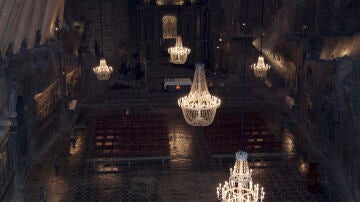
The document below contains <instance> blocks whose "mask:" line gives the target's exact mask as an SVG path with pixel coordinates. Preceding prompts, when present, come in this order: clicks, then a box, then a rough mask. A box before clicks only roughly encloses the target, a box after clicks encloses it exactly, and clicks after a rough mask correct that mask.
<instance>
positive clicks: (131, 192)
mask: <svg viewBox="0 0 360 202" xmlns="http://www.w3.org/2000/svg"><path fill="white" fill-rule="evenodd" d="M177 110H178V109H170V110H167V116H168V118H169V119H168V120H169V121H168V126H169V144H170V155H171V160H170V161H168V162H166V164H165V167H164V168H163V167H162V164H161V162H158V161H146V162H141V163H132V164H131V166H130V167H129V166H128V165H127V164H126V163H124V164H114V165H111V166H106V165H105V166H104V167H103V168H102V169H99V168H97V167H94V166H93V164H92V163H90V162H88V161H87V160H88V159H89V158H90V154H91V151H90V147H91V143H92V141H93V139H92V137H93V131H92V129H91V128H93V127H92V126H91V125H90V127H89V130H88V131H78V132H77V136H76V140H75V141H74V140H71V139H70V138H69V137H65V136H61V137H59V138H58V139H57V140H56V142H55V143H54V144H53V146H52V147H51V148H50V150H49V151H48V152H47V154H46V155H45V156H44V159H42V160H40V161H39V162H38V163H37V164H36V165H34V167H33V168H32V169H31V171H30V174H29V177H28V178H27V179H26V183H25V188H24V191H25V194H26V198H27V199H28V201H38V200H39V199H40V193H41V192H44V193H45V198H46V201H51V202H57V201H64V202H68V201H74V202H75V201H83V202H85V201H86V202H87V201H124V202H125V201H126V202H128V201H134V202H136V201H139V202H142V201H164V202H177V201H179V202H185V201H199V202H202V201H203V202H209V201H214V202H215V201H217V199H216V187H217V185H218V183H220V182H223V181H225V180H227V179H228V177H229V171H228V169H229V167H232V166H233V163H234V159H233V158H229V159H223V161H222V164H221V165H219V163H218V161H217V160H216V159H213V158H212V157H211V153H210V150H209V148H208V147H209V145H208V143H207V140H206V137H205V135H204V134H203V133H202V130H201V129H199V128H195V127H190V126H188V125H187V124H186V123H185V121H184V120H183V118H182V116H181V113H180V112H179V111H177ZM90 123H91V122H90ZM283 138H284V141H283V142H284V147H283V148H284V152H288V153H289V154H290V153H292V152H296V149H295V143H294V141H295V137H294V136H293V135H292V134H290V133H289V132H287V131H285V134H284V135H283ZM55 159H56V160H55ZM55 161H57V162H58V164H59V165H60V172H59V175H58V176H56V172H55V169H54V162H55ZM249 162H250V167H251V168H252V169H253V181H254V182H255V183H260V184H261V185H262V186H263V187H264V189H265V191H266V197H265V201H274V202H280V201H337V200H336V193H334V192H333V191H332V190H334V188H331V186H330V185H327V186H326V187H324V186H323V187H322V189H321V191H320V192H319V193H317V194H312V193H310V192H308V191H307V188H306V174H305V173H306V170H304V169H306V166H307V164H306V161H304V160H303V158H302V157H301V155H300V154H297V155H282V156H270V157H257V158H250V159H249ZM319 170H320V173H322V174H326V173H325V172H323V170H322V168H319ZM321 183H322V182H321ZM330 193H331V194H330Z"/></svg>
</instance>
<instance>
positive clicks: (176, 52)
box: [168, 36, 190, 64]
mask: <svg viewBox="0 0 360 202" xmlns="http://www.w3.org/2000/svg"><path fill="white" fill-rule="evenodd" d="M168 53H169V54H170V62H172V63H174V64H185V62H186V59H187V56H188V55H189V54H190V48H186V47H183V45H182V40H181V37H180V36H177V37H176V43H175V46H174V47H170V48H168Z"/></svg>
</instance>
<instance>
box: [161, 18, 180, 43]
mask: <svg viewBox="0 0 360 202" xmlns="http://www.w3.org/2000/svg"><path fill="white" fill-rule="evenodd" d="M162 27H163V38H164V39H171V38H176V36H177V19H176V17H175V16H173V15H165V16H164V17H163V18H162Z"/></svg>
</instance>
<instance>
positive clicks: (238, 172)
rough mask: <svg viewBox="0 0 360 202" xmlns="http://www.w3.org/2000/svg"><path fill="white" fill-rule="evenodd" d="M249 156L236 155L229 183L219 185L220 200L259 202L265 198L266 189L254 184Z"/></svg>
mask: <svg viewBox="0 0 360 202" xmlns="http://www.w3.org/2000/svg"><path fill="white" fill-rule="evenodd" d="M247 157H248V154H247V153H246V152H243V151H239V152H237V153H236V155H235V158H236V162H235V165H234V168H233V169H230V177H229V181H225V183H224V185H222V184H219V186H218V187H217V189H216V193H217V196H218V199H219V200H221V201H222V202H258V201H263V200H264V198H265V192H264V189H263V188H262V187H261V188H260V187H259V185H258V184H253V182H252V179H251V172H252V171H251V170H250V169H249V165H248V162H247Z"/></svg>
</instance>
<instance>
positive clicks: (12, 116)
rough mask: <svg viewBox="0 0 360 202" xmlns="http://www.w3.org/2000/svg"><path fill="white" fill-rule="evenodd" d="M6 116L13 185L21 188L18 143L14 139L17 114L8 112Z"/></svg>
mask: <svg viewBox="0 0 360 202" xmlns="http://www.w3.org/2000/svg"><path fill="white" fill-rule="evenodd" d="M8 118H9V120H10V122H11V126H10V147H11V156H12V163H13V168H14V172H15V187H16V189H19V190H21V189H22V188H23V179H22V174H21V169H20V166H19V163H20V162H19V152H18V150H19V149H18V144H17V141H16V133H17V121H16V118H17V114H16V112H10V113H9V114H8Z"/></svg>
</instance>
